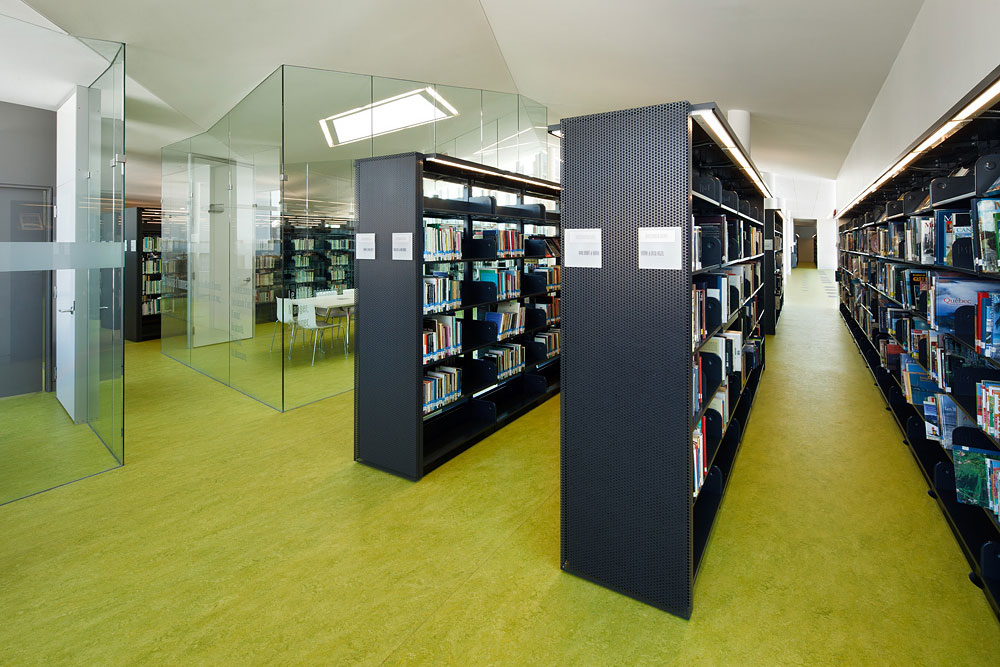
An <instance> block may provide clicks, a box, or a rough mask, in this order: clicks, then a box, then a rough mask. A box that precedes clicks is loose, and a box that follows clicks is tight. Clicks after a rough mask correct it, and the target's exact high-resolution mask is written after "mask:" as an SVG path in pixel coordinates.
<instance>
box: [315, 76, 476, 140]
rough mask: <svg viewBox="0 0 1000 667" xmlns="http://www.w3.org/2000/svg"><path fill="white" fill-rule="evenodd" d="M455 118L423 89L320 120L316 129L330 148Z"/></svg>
mask: <svg viewBox="0 0 1000 667" xmlns="http://www.w3.org/2000/svg"><path fill="white" fill-rule="evenodd" d="M457 115H459V114H458V110H457V109H456V108H455V107H453V106H452V105H451V104H449V103H448V101H447V100H446V99H444V98H443V97H441V95H440V94H439V93H438V92H437V91H436V90H434V88H432V87H430V86H427V87H426V88H418V89H417V90H411V91H410V92H408V93H403V94H402V95H396V96H394V97H389V98H386V99H384V100H379V101H378V102H372V103H371V104H368V105H365V106H363V107H359V108H357V109H351V110H350V111H345V112H343V113H339V114H335V115H333V116H329V117H327V118H323V119H321V120H320V121H319V126H320V129H322V130H323V136H324V137H325V138H326V143H327V145H328V146H329V147H330V148H334V147H335V146H343V145H344V144H350V143H353V142H355V141H362V140H364V139H371V138H372V137H379V136H382V135H385V134H391V133H392V132H398V131H399V130H406V129H409V128H411V127H419V126H421V125H426V124H428V123H433V122H435V121H438V120H444V119H446V118H454V117H455V116H457Z"/></svg>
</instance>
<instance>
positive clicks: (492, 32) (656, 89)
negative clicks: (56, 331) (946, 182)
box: [0, 0, 923, 198]
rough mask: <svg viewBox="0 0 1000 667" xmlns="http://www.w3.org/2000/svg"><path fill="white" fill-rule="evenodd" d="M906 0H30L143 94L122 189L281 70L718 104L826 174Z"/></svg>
mask: <svg viewBox="0 0 1000 667" xmlns="http://www.w3.org/2000/svg"><path fill="white" fill-rule="evenodd" d="M18 1H19V0H0V13H7V14H10V13H11V12H9V11H6V10H5V9H4V4H6V3H14V2H18ZM922 3H923V0H879V1H878V2H871V1H870V0H839V1H838V2H803V1H802V0H624V1H619V2H615V3H610V2H607V0H481V2H480V1H479V0H424V1H423V2H412V0H365V1H364V2H360V1H357V0H286V1H284V2H270V3H264V2H259V3H258V2H253V3H250V2H241V1H239V0H229V1H228V2H218V1H212V0H210V1H208V2H206V1H205V0H172V1H171V2H160V3H152V2H149V3H145V2H144V3H141V5H142V6H141V8H137V4H139V3H136V2H135V1H134V0H88V1H87V2H66V1H65V0H28V4H30V5H31V6H32V7H33V8H34V9H36V10H37V11H38V12H40V13H41V14H42V15H44V16H45V17H46V18H47V19H49V20H51V21H52V22H53V23H55V24H56V25H58V26H60V27H62V28H63V29H65V30H67V31H69V32H71V33H73V34H76V35H84V36H90V37H98V38H102V39H111V40H117V41H123V42H125V43H126V44H127V45H128V50H127V71H128V73H129V76H130V78H131V79H132V80H133V81H134V82H136V83H137V84H139V85H141V87H142V90H139V89H138V88H137V86H135V85H132V86H131V87H130V89H129V91H128V92H129V100H128V103H127V113H128V121H129V123H128V124H127V128H128V132H129V136H128V137H127V138H126V146H127V149H128V154H129V172H128V173H129V178H128V183H129V184H128V186H127V189H128V194H129V196H130V197H131V198H142V197H150V198H153V197H156V196H158V187H159V183H158V179H159V168H158V162H157V161H158V159H159V148H160V146H162V145H165V144H168V143H172V142H173V141H176V140H178V139H181V138H184V137H186V136H189V135H190V134H193V133H195V132H198V131H199V130H200V129H204V128H207V127H209V126H210V125H211V124H212V123H214V122H215V121H216V120H218V119H219V118H220V117H221V116H222V115H223V114H225V113H226V112H227V111H228V110H229V109H230V108H232V107H233V105H234V104H235V103H236V102H238V101H239V100H240V99H241V98H242V97H243V96H245V95H246V94H247V93H248V92H249V91H250V90H252V89H253V88H254V86H256V85H257V84H258V83H259V82H260V81H261V80H263V79H264V78H265V77H266V76H267V75H268V74H269V73H271V72H272V71H273V70H274V69H275V68H276V67H277V66H278V65H281V64H292V65H303V66H309V67H318V68H325V69H334V70H340V71H348V72H351V71H353V72H361V73H365V74H375V75H379V76H392V77H399V78H406V79H414V80H418V81H429V82H434V83H441V84H449V85H457V86H469V87H473V88H486V89H491V90H499V91H514V90H517V91H518V92H521V93H522V94H524V95H527V96H528V97H531V98H533V99H536V100H538V101H540V102H542V103H545V104H548V105H549V107H550V117H551V119H552V120H556V119H558V118H560V117H562V116H564V115H576V114H581V113H591V112H597V111H604V110H610V109H618V108H627V107H631V106H638V105H642V104H649V103H655V102H667V101H673V100H677V99H689V100H691V101H695V102H703V101H716V102H718V103H719V104H720V106H722V107H723V108H740V109H746V110H749V111H750V112H751V114H752V126H751V134H752V141H751V143H752V152H753V157H754V160H755V161H756V162H757V164H758V166H759V167H760V168H761V169H762V170H766V171H774V172H779V173H788V174H804V175H811V176H816V177H825V178H836V176H837V172H838V170H839V168H840V165H841V164H842V162H843V160H844V157H845V156H846V154H847V151H848V149H849V148H850V146H851V143H852V142H853V140H854V138H855V136H856V135H857V131H858V129H859V128H860V126H861V124H862V122H863V121H864V119H865V116H866V115H867V113H868V110H869V108H870V107H871V104H872V101H873V100H874V98H875V95H876V94H877V92H878V90H879V88H880V87H881V85H882V82H883V80H884V78H885V76H886V73H887V72H888V71H889V68H890V67H891V65H892V62H893V60H894V59H895V57H896V54H897V53H898V51H899V48H900V46H901V44H902V42H903V40H904V38H905V37H906V35H907V33H908V31H909V29H910V27H911V25H912V23H913V20H914V18H915V17H916V14H917V12H918V11H919V9H920V6H921V5H922ZM136 91H138V92H139V93H141V95H139V97H138V98H136V97H134V95H135V94H136Z"/></svg>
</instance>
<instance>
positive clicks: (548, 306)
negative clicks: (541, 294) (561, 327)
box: [531, 296, 561, 324]
mask: <svg viewBox="0 0 1000 667" xmlns="http://www.w3.org/2000/svg"><path fill="white" fill-rule="evenodd" d="M549 299H550V300H549V301H545V302H536V303H533V304H531V307H532V308H539V309H541V310H543V311H545V323H546V324H555V323H557V322H559V321H560V319H561V318H560V317H559V297H557V296H554V297H549Z"/></svg>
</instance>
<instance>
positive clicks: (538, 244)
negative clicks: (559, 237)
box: [524, 239, 549, 259]
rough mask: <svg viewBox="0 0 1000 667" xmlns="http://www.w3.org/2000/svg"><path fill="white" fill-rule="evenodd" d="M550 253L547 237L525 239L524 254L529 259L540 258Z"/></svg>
mask: <svg viewBox="0 0 1000 667" xmlns="http://www.w3.org/2000/svg"><path fill="white" fill-rule="evenodd" d="M548 253H549V249H548V245H547V244H546V243H545V239H524V256H525V258H527V259H532V258H534V259H540V258H542V257H547V256H548Z"/></svg>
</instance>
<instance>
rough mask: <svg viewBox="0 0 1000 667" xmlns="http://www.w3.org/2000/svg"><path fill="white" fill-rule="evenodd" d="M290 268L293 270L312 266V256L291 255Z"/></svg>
mask: <svg viewBox="0 0 1000 667" xmlns="http://www.w3.org/2000/svg"><path fill="white" fill-rule="evenodd" d="M292 266H293V267H295V268H308V267H310V266H312V256H311V255H292Z"/></svg>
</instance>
